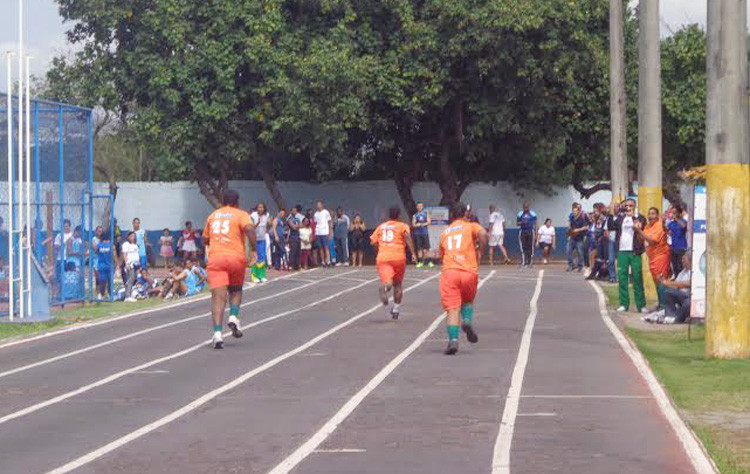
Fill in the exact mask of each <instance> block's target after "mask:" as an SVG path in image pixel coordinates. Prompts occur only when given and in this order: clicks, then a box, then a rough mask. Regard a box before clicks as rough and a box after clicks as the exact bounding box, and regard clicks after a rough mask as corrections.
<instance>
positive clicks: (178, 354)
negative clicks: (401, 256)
mask: <svg viewBox="0 0 750 474" xmlns="http://www.w3.org/2000/svg"><path fill="white" fill-rule="evenodd" d="M376 280H377V278H373V279H372V280H369V281H367V282H365V283H360V284H359V285H356V286H353V287H351V288H347V289H345V290H342V291H339V292H337V293H334V294H332V295H329V296H327V297H326V298H323V299H320V300H316V301H313V302H312V303H309V304H306V305H304V306H301V307H299V308H296V309H292V310H289V311H284V312H283V313H279V314H275V315H273V316H269V317H267V318H265V319H261V320H259V321H255V322H253V323H250V324H246V325H244V326H242V329H243V330H248V329H252V328H254V327H256V326H260V325H261V324H265V323H267V322H270V321H275V320H277V319H279V318H283V317H284V316H288V315H290V314H294V313H297V312H299V311H302V310H305V309H308V308H312V307H313V306H317V305H319V304H321V303H325V302H327V301H330V300H332V299H334V298H337V297H339V296H341V295H343V294H345V293H349V292H350V291H354V290H357V289H359V288H362V287H363V286H365V285H367V284H368V283H371V282H374V281H376ZM230 334H231V332H229V331H228V332H227V333H226V334H225V336H229V335H230ZM210 342H211V341H210V340H206V341H203V342H199V343H198V344H195V345H193V346H190V347H188V348H187V349H183V350H181V351H178V352H174V353H172V354H169V355H166V356H164V357H159V358H158V359H154V360H151V361H150V362H145V363H143V364H140V365H137V366H135V367H131V368H129V369H125V370H122V371H120V372H117V373H114V374H112V375H109V376H107V377H104V378H103V379H100V380H97V381H96V382H92V383H90V384H88V385H84V386H82V387H80V388H77V389H75V390H71V391H70V392H66V393H63V394H62V395H58V396H56V397H53V398H50V399H48V400H45V401H43V402H39V403H37V404H35V405H31V406H29V407H26V408H24V409H22V410H19V411H16V412H13V413H10V414H8V415H5V416H2V417H0V424H3V423H6V422H8V421H11V420H15V419H17V418H20V417H22V416H26V415H29V414H31V413H34V412H35V411H39V410H41V409H42V408H46V407H48V406H51V405H55V404H57V403H60V402H62V401H64V400H67V399H69V398H72V397H75V396H76V395H80V394H82V393H85V392H88V391H90V390H93V389H95V388H97V387H101V386H102V385H106V384H108V383H111V382H114V381H115V380H117V379H120V378H122V377H124V376H126V375H128V374H134V373H143V372H142V371H143V370H144V369H148V368H150V367H153V366H155V365H157V364H161V363H163V362H167V361H170V360H173V359H177V358H178V357H182V356H184V355H187V354H190V353H191V352H195V351H197V350H199V349H201V348H204V347H206V344H208V343H210Z"/></svg>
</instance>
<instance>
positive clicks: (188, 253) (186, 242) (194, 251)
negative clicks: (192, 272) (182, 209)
mask: <svg viewBox="0 0 750 474" xmlns="http://www.w3.org/2000/svg"><path fill="white" fill-rule="evenodd" d="M196 239H197V232H196V231H195V230H194V229H193V223H192V222H190V221H187V222H185V228H184V229H183V231H182V235H181V236H180V239H179V240H178V241H177V249H178V250H179V251H180V253H181V254H182V259H183V260H185V259H186V258H195V257H196V256H197V255H198V244H197V243H196Z"/></svg>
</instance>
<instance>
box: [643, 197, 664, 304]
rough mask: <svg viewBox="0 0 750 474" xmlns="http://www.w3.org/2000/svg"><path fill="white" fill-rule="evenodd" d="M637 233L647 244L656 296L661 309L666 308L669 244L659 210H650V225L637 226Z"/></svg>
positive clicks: (649, 267) (649, 265)
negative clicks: (665, 295) (665, 281)
mask: <svg viewBox="0 0 750 474" xmlns="http://www.w3.org/2000/svg"><path fill="white" fill-rule="evenodd" d="M635 231H636V232H637V233H638V235H639V236H640V237H641V238H642V239H643V240H644V242H645V243H646V255H648V269H649V271H650V272H651V277H652V278H653V279H654V284H655V285H656V294H657V295H658V297H659V308H658V309H662V308H663V307H664V286H663V285H662V284H661V282H662V281H663V280H667V279H669V262H670V258H669V244H668V243H667V228H666V227H665V226H664V221H663V220H661V219H660V218H659V210H658V209H657V208H655V207H652V208H650V209H649V210H648V224H647V225H646V226H645V227H643V226H640V225H636V226H635Z"/></svg>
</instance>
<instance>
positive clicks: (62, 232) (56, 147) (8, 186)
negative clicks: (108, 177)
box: [0, 94, 107, 316]
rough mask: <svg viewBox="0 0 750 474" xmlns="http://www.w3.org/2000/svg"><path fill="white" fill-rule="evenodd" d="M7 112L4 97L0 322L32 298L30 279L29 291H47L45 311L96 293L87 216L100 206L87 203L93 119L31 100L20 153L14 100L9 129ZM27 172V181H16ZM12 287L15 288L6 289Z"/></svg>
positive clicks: (0, 116)
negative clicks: (36, 280)
mask: <svg viewBox="0 0 750 474" xmlns="http://www.w3.org/2000/svg"><path fill="white" fill-rule="evenodd" d="M8 105H9V103H8V96H7V95H5V94H0V153H3V155H4V156H6V161H5V162H4V166H0V219H2V221H0V258H2V260H3V261H2V265H0V314H6V315H7V313H8V309H9V306H10V301H11V298H14V299H13V301H14V303H15V302H18V301H19V300H20V299H21V298H25V297H27V296H28V298H29V302H28V304H29V305H31V294H32V292H33V291H36V290H40V288H32V286H34V285H32V284H31V281H32V279H31V276H32V274H33V273H34V272H35V271H36V272H38V273H39V274H40V276H41V279H40V280H39V281H41V282H42V283H37V285H36V286H40V285H42V286H46V287H45V288H41V289H43V290H46V296H47V299H48V303H49V304H50V305H63V304H71V303H80V302H85V301H87V300H90V299H91V297H92V295H93V294H94V293H95V292H94V291H93V288H94V285H95V281H94V267H95V265H94V264H95V262H96V258H95V257H96V256H95V254H94V252H93V249H92V238H93V236H94V229H95V227H96V225H99V224H98V223H97V224H95V220H94V212H95V208H99V207H101V205H102V199H95V196H94V185H93V178H94V176H93V173H94V171H93V136H92V135H93V133H92V126H93V120H94V117H93V111H92V110H91V109H87V108H83V107H78V106H74V105H68V104H61V103H55V102H49V101H44V100H37V99H32V100H30V101H29V108H28V113H29V118H30V125H29V132H30V133H29V134H28V136H29V144H28V147H27V145H26V144H25V143H19V140H18V138H19V133H18V132H19V124H20V123H21V122H20V120H19V115H18V98H17V97H16V96H11V100H10V106H11V117H12V118H11V123H10V128H9V127H8V117H9V114H8ZM24 105H25V104H24ZM9 130H10V133H9ZM24 133H26V132H25V131H24ZM9 140H10V143H9ZM24 141H25V140H24ZM9 145H10V147H9ZM20 147H27V148H25V150H26V151H25V154H26V155H28V156H27V157H26V158H24V160H26V159H29V160H30V161H29V163H28V165H27V164H25V163H24V164H23V167H21V166H19V161H18V160H19V149H20ZM8 152H9V154H10V156H8ZM26 166H29V168H28V169H29V171H30V174H29V175H26V176H28V177H25V176H24V175H23V174H22V172H23V171H24V168H25V167H26ZM26 183H28V188H29V189H28V191H27V190H26V187H25V185H26ZM27 193H28V197H27ZM106 197H107V196H104V198H106ZM95 201H96V203H95ZM99 216H101V214H100V213H97V218H98V217H99ZM26 222H28V225H27V224H26ZM9 229H12V231H11V232H9ZM27 249H28V251H27ZM27 254H30V255H27ZM11 258H12V259H13V265H12V266H11V265H9V263H8V262H9V260H10V259H11ZM29 261H30V262H31V264H29V263H28V262H29ZM22 277H23V278H22ZM11 279H13V280H14V283H15V281H18V284H17V285H15V284H13V285H11V283H10V280H11ZM10 286H13V287H14V291H13V295H11V294H10V292H9V287H10ZM32 290H33V291H32ZM24 292H26V296H25V295H24ZM19 306H20V305H14V307H16V308H18V307H19ZM32 308H33V306H32ZM34 312H35V311H34V310H33V309H32V312H31V314H30V316H34V314H33V313H34Z"/></svg>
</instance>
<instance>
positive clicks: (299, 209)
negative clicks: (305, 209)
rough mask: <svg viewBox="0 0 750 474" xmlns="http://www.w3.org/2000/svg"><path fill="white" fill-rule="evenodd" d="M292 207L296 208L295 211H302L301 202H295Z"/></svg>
mask: <svg viewBox="0 0 750 474" xmlns="http://www.w3.org/2000/svg"><path fill="white" fill-rule="evenodd" d="M292 209H296V210H297V212H302V204H295V205H294V207H292Z"/></svg>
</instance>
